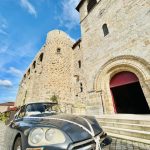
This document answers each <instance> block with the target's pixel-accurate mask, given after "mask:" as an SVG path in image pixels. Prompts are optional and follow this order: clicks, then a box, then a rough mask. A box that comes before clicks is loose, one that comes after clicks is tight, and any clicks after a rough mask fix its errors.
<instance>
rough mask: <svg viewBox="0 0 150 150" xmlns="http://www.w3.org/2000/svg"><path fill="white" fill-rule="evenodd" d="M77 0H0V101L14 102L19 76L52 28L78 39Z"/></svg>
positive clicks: (20, 76)
mask: <svg viewBox="0 0 150 150" xmlns="http://www.w3.org/2000/svg"><path fill="white" fill-rule="evenodd" d="M78 2H79V0H0V103H2V102H7V101H14V100H15V98H16V94H17V90H18V85H19V82H20V80H21V78H22V75H23V73H24V71H25V70H26V68H27V67H28V65H29V64H30V63H31V61H32V59H33V58H34V57H35V55H36V53H37V52H38V51H39V50H40V48H41V47H42V45H43V44H44V42H45V39H46V34H47V32H48V31H50V30H53V29H60V30H63V31H65V32H67V33H68V34H69V35H70V37H71V38H72V39H74V40H77V39H79V38H80V25H79V14H78V12H77V11H76V10H75V7H76V5H77V4H78Z"/></svg>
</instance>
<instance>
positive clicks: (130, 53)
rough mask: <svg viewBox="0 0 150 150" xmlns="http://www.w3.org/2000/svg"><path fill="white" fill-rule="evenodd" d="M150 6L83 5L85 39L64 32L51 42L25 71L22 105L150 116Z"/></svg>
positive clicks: (127, 2)
mask: <svg viewBox="0 0 150 150" xmlns="http://www.w3.org/2000/svg"><path fill="white" fill-rule="evenodd" d="M149 8H150V3H149V1H148V0H81V1H80V3H79V4H78V6H77V8H76V9H77V11H78V12H79V13H80V24H81V39H79V40H78V41H77V42H76V43H73V42H72V41H71V39H70V38H69V36H68V35H67V34H66V33H64V32H63V31H59V30H54V31H50V32H49V33H48V34H47V38H46V42H45V44H44V46H43V47H42V48H41V50H40V51H39V52H38V54H37V55H36V56H35V58H34V60H33V61H32V63H31V64H30V66H29V67H28V69H27V71H26V72H25V74H24V76H23V78H22V80H21V83H20V86H19V91H18V95H17V99H16V105H17V106H19V105H23V104H24V103H28V102H38V101H50V100H51V98H52V97H53V96H54V95H55V96H56V97H57V98H58V102H59V104H60V105H61V107H62V109H64V110H66V111H67V112H70V113H80V114H88V115H101V114H149V113H150V109H149V108H150V10H149Z"/></svg>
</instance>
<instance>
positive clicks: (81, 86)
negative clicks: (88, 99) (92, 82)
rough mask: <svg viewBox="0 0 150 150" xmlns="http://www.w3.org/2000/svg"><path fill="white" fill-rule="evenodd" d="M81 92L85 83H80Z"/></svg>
mask: <svg viewBox="0 0 150 150" xmlns="http://www.w3.org/2000/svg"><path fill="white" fill-rule="evenodd" d="M80 92H83V85H82V83H80Z"/></svg>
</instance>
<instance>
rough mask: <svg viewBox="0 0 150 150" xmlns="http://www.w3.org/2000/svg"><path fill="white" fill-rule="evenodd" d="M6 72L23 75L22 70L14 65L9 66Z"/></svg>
mask: <svg viewBox="0 0 150 150" xmlns="http://www.w3.org/2000/svg"><path fill="white" fill-rule="evenodd" d="M7 72H8V73H11V74H12V75H14V76H19V77H20V76H22V75H23V73H22V71H21V70H19V69H17V68H15V67H10V68H9V70H8V71H7Z"/></svg>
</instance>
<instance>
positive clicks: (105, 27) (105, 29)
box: [102, 23, 109, 36]
mask: <svg viewBox="0 0 150 150" xmlns="http://www.w3.org/2000/svg"><path fill="white" fill-rule="evenodd" d="M102 29H103V33H104V36H106V35H107V34H109V30H108V27H107V24H106V23H105V24H103V26H102Z"/></svg>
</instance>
